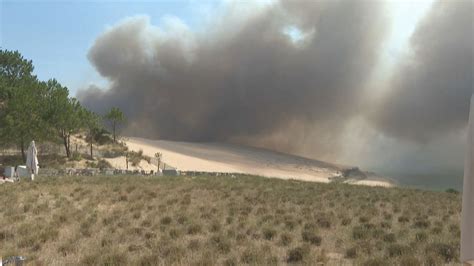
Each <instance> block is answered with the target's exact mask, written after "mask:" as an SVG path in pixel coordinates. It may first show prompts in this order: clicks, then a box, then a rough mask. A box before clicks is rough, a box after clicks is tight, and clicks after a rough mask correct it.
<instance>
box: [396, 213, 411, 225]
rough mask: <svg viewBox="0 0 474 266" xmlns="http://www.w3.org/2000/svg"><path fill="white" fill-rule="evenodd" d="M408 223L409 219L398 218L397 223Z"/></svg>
mask: <svg viewBox="0 0 474 266" xmlns="http://www.w3.org/2000/svg"><path fill="white" fill-rule="evenodd" d="M409 221H410V218H408V217H407V216H404V215H402V216H400V217H398V222H400V223H408V222H409Z"/></svg>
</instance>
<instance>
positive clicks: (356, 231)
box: [352, 225, 369, 240]
mask: <svg viewBox="0 0 474 266" xmlns="http://www.w3.org/2000/svg"><path fill="white" fill-rule="evenodd" d="M368 236H369V231H368V229H367V228H366V227H364V226H360V225H358V226H355V227H354V228H352V238H353V239H355V240H358V239H366V238H367V237H368Z"/></svg>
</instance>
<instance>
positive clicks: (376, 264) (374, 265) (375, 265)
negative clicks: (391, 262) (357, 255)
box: [362, 258, 387, 266]
mask: <svg viewBox="0 0 474 266" xmlns="http://www.w3.org/2000/svg"><path fill="white" fill-rule="evenodd" d="M386 264H387V261H386V260H385V259H383V258H371V259H368V260H366V261H365V262H364V263H363V264H362V265H363V266H381V265H386Z"/></svg>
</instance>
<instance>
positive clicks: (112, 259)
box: [0, 176, 461, 265]
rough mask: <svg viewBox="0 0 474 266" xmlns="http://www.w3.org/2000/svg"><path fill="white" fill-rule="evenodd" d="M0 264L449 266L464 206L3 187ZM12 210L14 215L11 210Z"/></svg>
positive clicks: (345, 189)
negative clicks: (8, 260) (14, 260)
mask: <svg viewBox="0 0 474 266" xmlns="http://www.w3.org/2000/svg"><path fill="white" fill-rule="evenodd" d="M0 202H2V203H3V205H2V207H1V208H0V217H1V219H0V255H2V256H3V257H7V256H10V255H23V256H27V258H28V261H29V263H32V264H34V265H66V264H74V265H78V264H80V265H216V264H217V265H241V264H252V265H284V264H287V263H297V264H305V265H316V264H318V263H322V264H329V265H341V264H345V265H352V264H356V265H422V264H425V265H441V264H445V263H449V264H456V263H458V257H459V238H460V231H459V223H460V208H461V204H460V202H461V197H460V195H457V194H453V193H444V192H429V191H419V190H409V189H399V188H392V189H385V188H370V187H363V186H350V185H343V184H319V183H308V182H299V181H284V180H278V179H265V178H261V177H249V176H239V177H237V178H229V177H207V176H200V177H193V178H191V177H159V178H158V177H63V178H39V180H37V182H35V183H31V182H21V183H19V184H14V185H13V184H5V185H1V186H0ZM7 206H8V207H7Z"/></svg>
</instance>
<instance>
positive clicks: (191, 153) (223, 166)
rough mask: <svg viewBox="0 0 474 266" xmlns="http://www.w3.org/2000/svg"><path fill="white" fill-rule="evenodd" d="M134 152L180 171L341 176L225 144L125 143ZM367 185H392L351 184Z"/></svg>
mask: <svg viewBox="0 0 474 266" xmlns="http://www.w3.org/2000/svg"><path fill="white" fill-rule="evenodd" d="M125 142H126V143H127V146H128V147H129V149H131V150H135V151H138V150H143V154H145V155H148V156H150V157H153V156H154V154H155V153H156V152H161V153H162V154H163V161H164V162H166V163H167V164H169V165H172V166H174V167H176V168H177V169H178V170H181V171H203V172H229V173H243V174H253V175H260V176H267V177H277V178H283V179H298V180H306V181H317V182H325V183H326V182H329V177H333V176H336V175H339V174H340V170H341V167H340V166H338V165H336V164H330V163H325V162H321V161H316V160H311V159H307V158H303V157H298V156H294V155H289V154H284V153H279V152H274V151H269V150H265V149H258V148H252V147H245V146H237V145H231V144H222V143H189V142H176V141H164V140H158V141H157V140H149V139H143V138H127V139H126V140H125ZM359 182H361V184H364V185H382V186H389V185H390V184H389V183H387V182H382V181H370V180H361V181H355V182H351V183H354V184H357V183H359ZM371 182H373V183H371Z"/></svg>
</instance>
